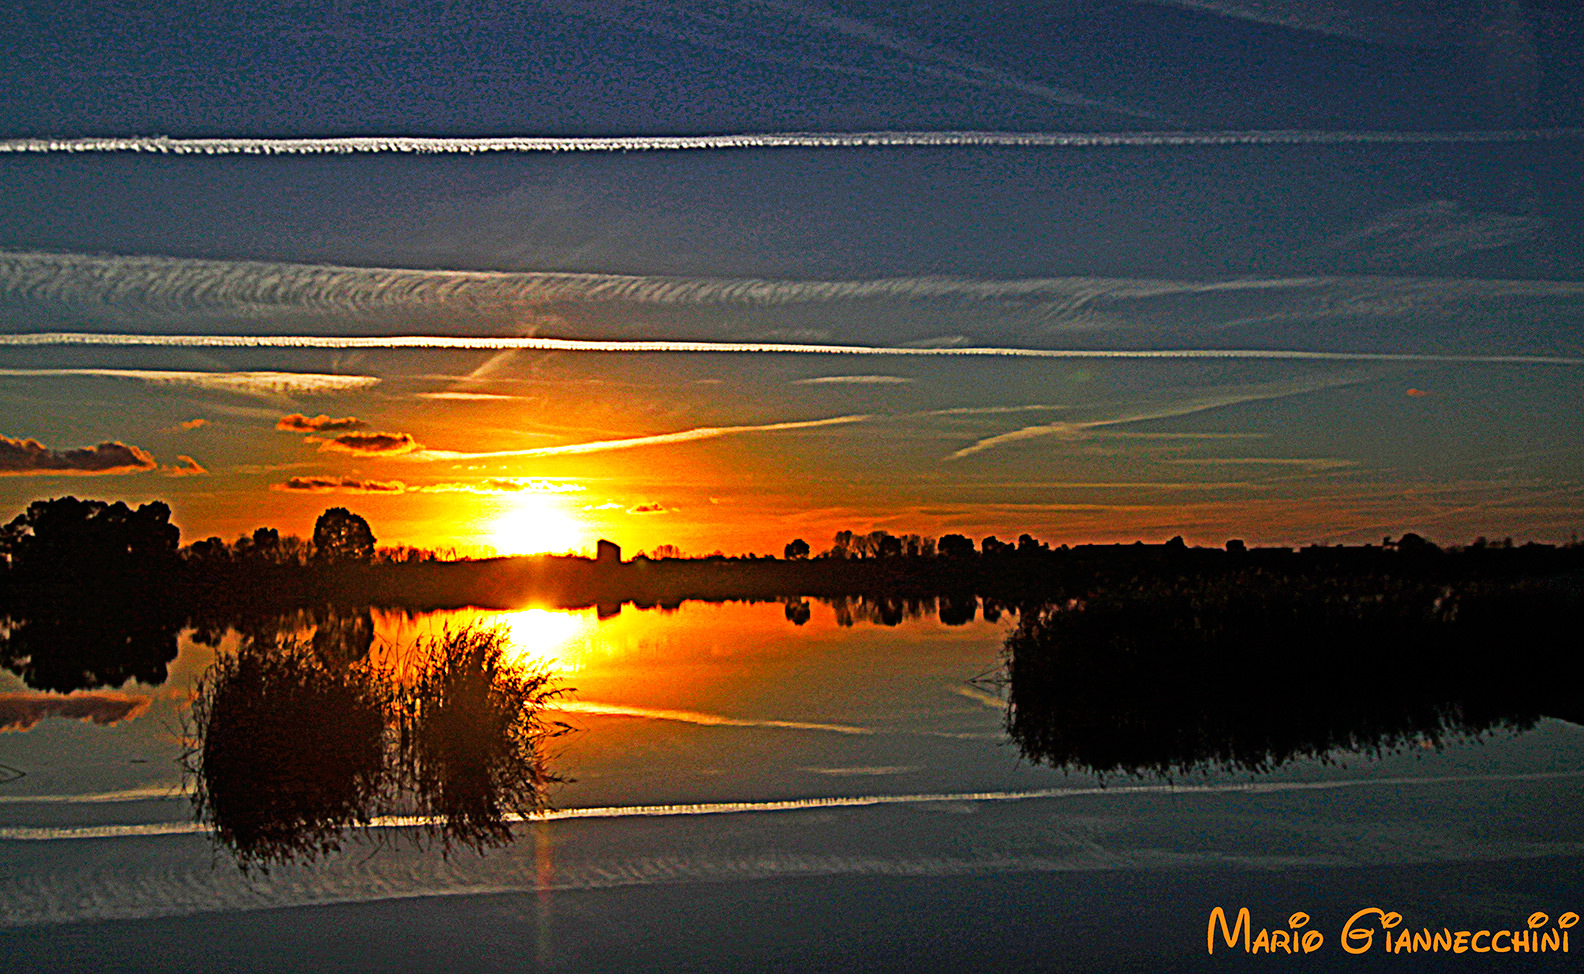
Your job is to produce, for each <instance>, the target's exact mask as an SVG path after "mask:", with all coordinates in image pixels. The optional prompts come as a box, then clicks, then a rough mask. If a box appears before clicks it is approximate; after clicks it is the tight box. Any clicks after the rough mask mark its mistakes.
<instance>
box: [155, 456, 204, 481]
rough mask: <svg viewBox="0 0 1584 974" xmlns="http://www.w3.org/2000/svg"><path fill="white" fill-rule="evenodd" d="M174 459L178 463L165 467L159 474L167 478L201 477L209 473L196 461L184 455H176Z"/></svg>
mask: <svg viewBox="0 0 1584 974" xmlns="http://www.w3.org/2000/svg"><path fill="white" fill-rule="evenodd" d="M176 459H177V460H178V461H180V462H179V463H177V464H175V465H174V466H169V467H165V468H164V469H163V470H162V471H161V472H162V473H164V474H165V475H166V476H168V477H201V476H203V475H204V474H207V473H208V472H209V471H208V470H206V469H204V467H203V465H202V464H200V463H199V462H198V461H197V460H194V459H193V458H192V457H189V456H187V455H185V454H177V455H176Z"/></svg>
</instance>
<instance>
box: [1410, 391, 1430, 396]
mask: <svg viewBox="0 0 1584 974" xmlns="http://www.w3.org/2000/svg"><path fill="white" fill-rule="evenodd" d="M1408 395H1410V396H1414V397H1415V398H1417V397H1419V396H1428V395H1430V393H1428V392H1426V391H1425V390H1423V389H1409V390H1408Z"/></svg>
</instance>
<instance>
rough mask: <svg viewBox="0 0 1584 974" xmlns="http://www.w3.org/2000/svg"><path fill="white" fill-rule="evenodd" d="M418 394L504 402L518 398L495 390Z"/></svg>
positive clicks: (445, 398) (455, 399) (440, 398)
mask: <svg viewBox="0 0 1584 974" xmlns="http://www.w3.org/2000/svg"><path fill="white" fill-rule="evenodd" d="M416 395H417V397H418V398H419V399H439V400H450V401H454V402H503V401H508V400H512V399H516V398H518V397H517V396H503V395H500V394H499V393H494V392H420V393H417V394H416Z"/></svg>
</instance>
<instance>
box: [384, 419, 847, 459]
mask: <svg viewBox="0 0 1584 974" xmlns="http://www.w3.org/2000/svg"><path fill="white" fill-rule="evenodd" d="M870 418H871V417H869V416H867V415H863V416H833V417H831V418H829V419H811V420H802V421H799V422H793V423H765V424H763V425H760V426H700V427H697V428H695V429H689V430H681V431H679V432H676V433H657V434H655V435H653V436H631V437H627V438H626V439H620V440H595V441H592V442H588V443H568V444H565V445H563V446H541V447H534V448H532V449H527V450H494V451H490V452H486V453H459V452H456V451H452V450H423V451H422V452H417V453H412V454H410V455H409V456H410V459H413V460H484V459H492V458H494V457H555V456H576V455H579V454H584V453H605V452H608V451H611V450H632V449H637V448H639V447H646V446H666V445H670V444H674V443H691V442H694V441H696V440H712V439H715V438H717V437H721V436H737V435H739V434H742V433H770V432H777V431H780V430H798V429H815V428H818V427H821V426H839V425H843V424H846V423H861V422H863V421H865V420H867V419H870Z"/></svg>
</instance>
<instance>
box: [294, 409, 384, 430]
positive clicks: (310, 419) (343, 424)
mask: <svg viewBox="0 0 1584 974" xmlns="http://www.w3.org/2000/svg"><path fill="white" fill-rule="evenodd" d="M367 425H368V424H367V423H365V422H363V421H362V420H361V419H358V418H357V417H356V416H342V417H341V418H340V419H333V418H331V417H329V416H326V415H324V414H323V413H320V414H319V415H318V416H304V415H303V414H302V413H292V414H291V415H290V416H282V417H281V418H280V422H278V423H276V424H275V428H276V429H278V430H284V431H285V432H287V433H341V432H345V431H347V430H360V429H362V428H363V427H365V426H367Z"/></svg>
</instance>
